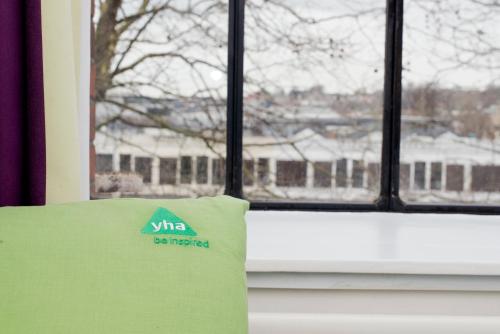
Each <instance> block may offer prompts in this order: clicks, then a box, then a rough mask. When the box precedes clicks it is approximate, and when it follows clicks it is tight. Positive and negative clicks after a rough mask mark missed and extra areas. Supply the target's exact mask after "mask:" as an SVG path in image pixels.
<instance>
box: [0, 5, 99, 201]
mask: <svg viewBox="0 0 500 334" xmlns="http://www.w3.org/2000/svg"><path fill="white" fill-rule="evenodd" d="M89 89H90V0H64V1H61V0H0V206H5V205H43V204H45V203H61V202H72V201H78V200H82V199H83V200H85V199H88V198H89V188H90V187H89V122H90V120H89V95H90V94H89Z"/></svg>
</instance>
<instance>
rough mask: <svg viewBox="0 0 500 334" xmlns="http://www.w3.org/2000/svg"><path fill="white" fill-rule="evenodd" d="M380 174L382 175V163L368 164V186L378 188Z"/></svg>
mask: <svg viewBox="0 0 500 334" xmlns="http://www.w3.org/2000/svg"><path fill="white" fill-rule="evenodd" d="M379 175H380V164H379V163H374V162H370V163H369V164H368V188H370V189H376V188H377V187H378V180H379V178H378V176H379Z"/></svg>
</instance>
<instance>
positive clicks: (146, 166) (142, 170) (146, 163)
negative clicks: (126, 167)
mask: <svg viewBox="0 0 500 334" xmlns="http://www.w3.org/2000/svg"><path fill="white" fill-rule="evenodd" d="M151 161H152V159H151V158H146V157H137V158H135V172H136V173H137V174H139V175H141V176H142V182H144V183H151V167H152V165H151Z"/></svg>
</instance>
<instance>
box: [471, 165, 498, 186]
mask: <svg viewBox="0 0 500 334" xmlns="http://www.w3.org/2000/svg"><path fill="white" fill-rule="evenodd" d="M472 191H485V192H499V191H500V166H472Z"/></svg>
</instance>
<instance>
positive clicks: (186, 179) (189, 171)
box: [181, 157, 193, 184]
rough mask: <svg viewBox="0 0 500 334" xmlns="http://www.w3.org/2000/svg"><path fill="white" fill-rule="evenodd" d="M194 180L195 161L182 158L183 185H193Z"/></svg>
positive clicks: (189, 158)
mask: <svg viewBox="0 0 500 334" xmlns="http://www.w3.org/2000/svg"><path fill="white" fill-rule="evenodd" d="M192 180H193V161H192V159H191V157H181V184H191V182H192Z"/></svg>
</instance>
